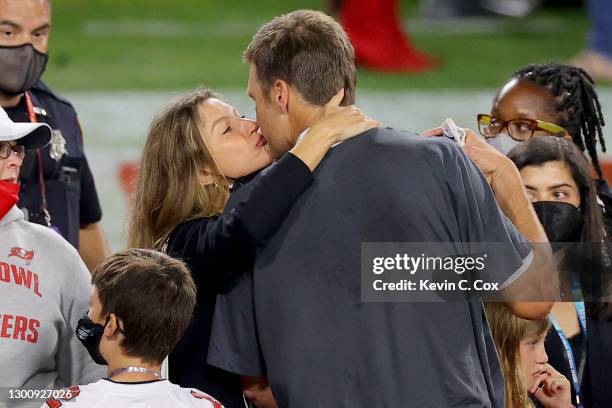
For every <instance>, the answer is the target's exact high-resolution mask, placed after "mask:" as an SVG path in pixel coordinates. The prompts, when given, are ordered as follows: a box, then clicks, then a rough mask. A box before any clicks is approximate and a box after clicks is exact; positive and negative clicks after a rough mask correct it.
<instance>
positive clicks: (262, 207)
mask: <svg viewBox="0 0 612 408" xmlns="http://www.w3.org/2000/svg"><path fill="white" fill-rule="evenodd" d="M330 103H331V102H330ZM378 125H379V124H378V122H376V121H373V120H371V119H368V118H366V117H365V116H364V115H363V113H361V111H360V110H358V109H357V108H355V107H353V106H349V107H336V108H333V109H329V108H327V107H326V112H325V114H324V116H323V118H322V119H321V120H320V121H318V122H317V123H316V124H315V125H313V126H312V127H311V129H310V131H309V132H308V134H307V135H306V136H305V137H304V138H303V139H302V140H301V141H300V142H299V143H298V144H297V145H296V146H295V147H294V148H293V149H292V150H291V151H290V152H289V153H287V154H285V155H284V156H283V157H282V158H281V159H280V160H279V161H278V162H276V163H275V164H274V165H272V166H270V167H269V168H267V169H266V170H264V171H263V172H262V173H261V174H260V175H258V176H257V177H256V178H255V179H253V181H251V183H249V185H248V186H245V187H243V188H242V189H241V190H239V191H238V192H236V193H234V194H235V195H236V196H235V197H232V202H233V204H232V205H231V206H228V207H226V210H225V213H224V214H223V215H221V216H219V217H211V218H206V219H202V220H200V221H194V222H191V223H185V224H183V225H181V226H179V227H178V228H177V229H176V230H175V232H174V233H173V234H172V237H171V240H170V248H171V252H172V253H173V254H176V256H179V257H189V258H191V259H192V261H194V262H198V263H203V264H204V265H208V266H209V267H211V266H214V267H216V266H221V267H222V268H223V269H224V270H225V271H226V272H227V271H228V270H236V269H238V270H240V271H242V269H243V268H244V267H245V263H248V262H250V261H251V260H250V259H245V258H249V256H248V255H249V253H251V254H252V251H254V249H255V248H256V247H257V246H260V245H263V244H265V243H266V242H267V241H268V239H269V238H270V237H271V236H272V235H273V234H274V233H275V232H276V230H277V229H278V228H279V227H280V225H281V223H282V221H283V220H284V219H285V218H286V216H287V214H288V213H289V211H290V210H291V208H292V206H293V204H294V203H295V202H296V201H297V199H298V197H299V196H300V195H301V194H302V192H303V191H304V190H306V189H307V188H308V187H309V186H310V185H311V183H312V180H313V177H312V171H313V170H314V169H315V168H316V166H317V165H318V164H319V163H320V161H321V160H322V158H323V157H324V156H325V153H326V152H327V151H328V150H329V148H330V147H331V146H332V145H333V144H335V143H337V142H338V141H342V140H345V139H347V138H349V137H353V136H355V135H358V134H361V133H363V132H365V131H367V130H369V129H372V128H374V127H376V126H378ZM245 261H246V262H245ZM211 264H212V265H211Z"/></svg>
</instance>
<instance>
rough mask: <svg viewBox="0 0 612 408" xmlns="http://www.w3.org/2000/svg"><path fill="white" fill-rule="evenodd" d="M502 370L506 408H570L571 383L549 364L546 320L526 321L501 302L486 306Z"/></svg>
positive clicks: (548, 325) (548, 323)
mask: <svg viewBox="0 0 612 408" xmlns="http://www.w3.org/2000/svg"><path fill="white" fill-rule="evenodd" d="M486 314H487V319H488V321H489V327H490V328H491V333H492V334H493V339H494V340H495V346H496V348H497V352H498V353H499V359H500V361H501V365H502V369H503V371H504V378H505V384H504V391H505V406H506V408H533V407H536V406H543V407H545V408H570V407H572V405H571V389H570V383H569V381H568V380H567V378H565V377H564V376H563V375H561V374H560V373H559V372H558V371H557V370H555V369H554V368H553V367H552V366H551V365H550V364H548V356H547V355H546V350H545V349H544V339H545V338H546V333H547V332H548V329H549V328H550V324H551V323H550V321H549V320H548V319H540V320H525V319H521V318H519V317H517V316H515V315H514V314H513V313H512V312H511V311H510V310H509V309H508V308H507V307H506V306H505V305H504V304H503V303H489V304H488V305H487V306H486Z"/></svg>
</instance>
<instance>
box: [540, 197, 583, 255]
mask: <svg viewBox="0 0 612 408" xmlns="http://www.w3.org/2000/svg"><path fill="white" fill-rule="evenodd" d="M533 208H534V209H535V212H536V214H537V215H538V218H539V219H540V223H541V224H542V226H543V227H544V231H546V235H547V236H548V240H549V241H550V242H577V241H578V240H579V239H580V233H581V232H582V224H583V217H582V213H581V212H580V210H579V209H578V208H576V207H574V206H573V205H571V204H568V203H561V202H557V201H537V202H535V203H533ZM553 249H560V248H553Z"/></svg>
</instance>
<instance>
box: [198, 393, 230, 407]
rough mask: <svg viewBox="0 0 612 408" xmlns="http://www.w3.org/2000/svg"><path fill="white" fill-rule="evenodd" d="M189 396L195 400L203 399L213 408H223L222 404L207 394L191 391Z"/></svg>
mask: <svg viewBox="0 0 612 408" xmlns="http://www.w3.org/2000/svg"><path fill="white" fill-rule="evenodd" d="M191 396H192V397H194V398H197V399H204V400H206V401H209V402H210V403H211V404H213V406H214V407H215V408H223V404H221V403H220V402H219V401H217V400H216V399H214V398H213V397H211V396H210V395H208V394H204V393H201V392H199V391H191Z"/></svg>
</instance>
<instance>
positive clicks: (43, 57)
mask: <svg viewBox="0 0 612 408" xmlns="http://www.w3.org/2000/svg"><path fill="white" fill-rule="evenodd" d="M48 58H49V56H48V54H43V53H42V52H38V51H37V50H36V49H35V48H34V46H32V44H23V45H18V46H16V47H6V46H0V92H4V93H5V94H8V95H18V94H20V93H22V92H24V91H27V90H28V89H30V88H32V86H34V84H35V83H36V82H38V80H39V79H40V77H41V76H42V74H43V72H45V68H46V67H47V60H48Z"/></svg>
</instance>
